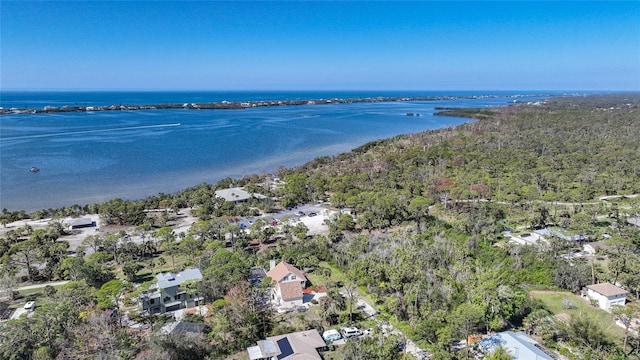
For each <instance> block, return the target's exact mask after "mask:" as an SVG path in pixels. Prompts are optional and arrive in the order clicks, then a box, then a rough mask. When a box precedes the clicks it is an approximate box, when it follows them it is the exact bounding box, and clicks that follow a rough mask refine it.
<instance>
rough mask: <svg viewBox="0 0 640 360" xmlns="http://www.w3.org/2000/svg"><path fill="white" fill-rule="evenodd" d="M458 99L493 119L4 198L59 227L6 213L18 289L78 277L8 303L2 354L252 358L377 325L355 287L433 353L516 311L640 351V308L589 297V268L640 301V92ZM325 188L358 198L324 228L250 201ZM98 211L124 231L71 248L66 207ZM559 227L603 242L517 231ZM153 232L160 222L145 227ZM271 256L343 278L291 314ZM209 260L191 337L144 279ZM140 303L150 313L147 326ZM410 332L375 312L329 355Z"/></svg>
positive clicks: (9, 284) (291, 200) (560, 331)
mask: <svg viewBox="0 0 640 360" xmlns="http://www.w3.org/2000/svg"><path fill="white" fill-rule="evenodd" d="M440 115H442V116H462V117H468V118H473V119H474V120H473V121H470V122H468V123H466V124H464V125H461V126H457V127H451V128H445V129H439V130H430V131H425V132H421V133H417V134H408V135H402V136H397V137H394V138H391V139H386V140H380V141H375V142H371V143H368V144H365V145H363V146H361V147H359V148H356V149H354V150H353V151H351V152H348V153H344V154H340V155H337V156H334V157H322V158H317V159H315V160H313V161H310V162H309V163H307V164H304V165H302V166H300V167H297V168H292V169H284V168H281V169H278V171H277V173H276V174H272V175H255V176H250V177H247V178H244V179H225V180H223V181H221V182H219V183H217V184H202V185H198V186H195V187H192V188H189V189H185V190H184V191H181V192H178V193H175V194H159V195H157V196H152V197H148V198H145V199H141V200H137V201H128V200H121V199H114V200H112V201H108V202H105V203H103V204H93V205H87V206H78V205H76V206H71V207H67V208H62V209H48V210H41V211H37V212H34V213H31V214H27V213H25V212H9V211H6V210H4V211H3V212H2V213H1V214H0V221H1V222H0V223H2V224H3V225H5V226H6V225H8V224H10V223H12V222H14V221H17V220H21V219H27V218H30V219H40V218H51V219H52V220H51V221H50V222H49V224H48V225H47V227H46V228H43V229H33V228H30V227H28V226H24V227H19V228H14V229H10V230H7V231H5V232H4V233H3V234H4V236H3V237H2V238H1V239H0V259H1V261H2V269H1V270H2V277H3V279H2V284H1V285H2V286H0V287H1V288H2V289H4V290H6V291H7V295H8V297H9V298H10V300H7V303H8V304H15V303H17V302H18V301H22V303H23V302H24V300H25V299H24V298H22V297H23V296H24V297H29V295H22V294H21V293H20V292H19V291H15V289H16V288H17V287H18V285H19V282H20V281H22V280H24V281H27V282H29V283H31V282H38V281H55V280H71V281H70V282H69V283H67V284H65V285H63V286H60V287H56V288H54V287H51V286H49V287H47V288H45V289H44V290H43V291H42V292H41V293H38V299H37V301H38V303H39V304H43V305H42V306H40V307H39V308H37V309H36V311H35V312H34V313H33V316H30V317H25V316H23V317H21V318H19V319H14V320H9V321H6V322H3V323H0V327H3V329H2V335H0V358H2V359H83V358H103V359H113V358H122V359H133V358H136V359H162V358H175V359H198V358H203V359H205V358H211V359H218V358H235V357H234V356H235V355H234V354H238V353H241V352H242V351H243V350H244V349H246V348H247V347H248V346H251V345H255V342H256V341H257V340H259V339H264V338H265V337H266V336H270V335H275V334H283V333H286V332H289V331H293V330H302V329H306V328H317V329H319V330H323V329H327V328H329V327H332V326H337V325H339V324H353V323H356V324H360V325H363V326H372V323H371V320H367V319H365V316H363V314H362V313H360V311H359V310H358V309H355V308H354V306H353V304H351V303H350V301H349V300H350V299H352V298H354V296H355V295H354V296H351V295H350V294H355V293H357V294H358V296H361V297H363V298H367V299H370V300H371V302H372V304H374V305H375V307H376V308H377V309H378V311H379V313H380V316H381V317H382V318H384V319H386V320H385V321H387V322H389V323H392V324H394V325H395V326H396V327H397V328H399V329H401V330H402V332H403V334H404V335H405V336H406V337H407V338H409V339H412V340H413V341H415V342H416V343H417V344H419V345H420V346H421V347H423V348H425V349H426V350H428V352H429V353H430V354H431V358H432V359H463V358H469V357H470V356H473V354H471V355H470V353H469V352H470V351H473V350H472V349H470V347H456V346H452V345H453V344H456V343H457V342H458V341H459V340H460V339H466V338H467V337H468V336H469V335H471V334H486V333H490V332H496V331H502V330H506V329H518V330H524V331H526V332H527V333H528V334H530V335H531V336H533V337H535V338H536V339H538V340H539V341H540V343H541V344H543V345H544V346H545V347H546V348H547V349H548V350H549V351H551V352H553V353H554V354H556V356H564V357H565V358H568V359H587V358H588V359H626V358H629V359H637V358H640V337H638V334H637V333H634V332H633V331H631V329H630V326H626V327H621V328H620V329H617V330H612V329H611V328H608V327H606V326H604V324H603V323H602V322H601V321H600V318H597V317H595V316H593V315H592V314H591V312H587V311H579V309H582V308H581V307H580V306H578V304H576V302H578V301H582V300H581V299H579V298H578V297H575V299H577V300H575V299H574V298H573V297H571V296H572V294H579V293H580V291H581V290H582V289H583V287H584V286H586V285H589V284H593V283H600V282H610V283H615V284H618V285H619V286H621V287H623V288H624V289H626V290H627V291H628V292H629V295H628V298H629V300H630V301H634V300H635V303H629V304H628V305H627V306H626V308H625V309H616V310H615V312H616V313H617V312H620V313H619V314H618V313H617V314H616V316H617V318H620V319H628V318H633V317H638V318H640V310H639V309H640V306H638V301H639V300H640V228H638V227H637V226H634V225H632V224H631V223H630V222H629V219H633V218H637V217H640V197H637V196H635V195H637V194H639V193H640V96H638V94H614V95H597V96H585V97H555V98H550V99H547V100H545V101H541V102H537V103H526V104H516V105H513V106H508V107H500V108H487V109H441V113H440ZM275 177H277V178H278V180H277V181H275V180H273V178H275ZM278 181H279V182H278ZM274 184H276V185H277V184H280V185H278V186H276V185H274ZM230 186H242V187H243V188H244V189H245V190H247V191H248V192H250V193H260V194H263V195H265V196H264V197H261V198H260V199H252V200H251V201H250V202H247V203H240V204H234V203H232V202H229V201H224V200H222V199H220V198H216V197H215V196H214V191H215V190H217V189H223V188H227V187H230ZM309 203H313V204H319V203H321V204H322V206H325V207H328V208H331V209H338V210H339V209H349V210H350V213H340V211H338V212H337V213H336V215H334V216H332V217H330V218H328V219H327V220H326V223H327V225H328V231H327V232H326V233H325V234H322V235H308V234H307V230H308V229H307V228H306V227H305V226H304V224H298V225H295V226H288V225H283V226H279V227H273V226H269V225H268V224H267V223H266V221H264V220H262V218H258V220H256V221H255V223H253V224H252V225H251V226H250V227H249V228H247V229H244V228H242V227H241V226H240V225H239V224H238V223H237V222H236V221H234V219H236V218H238V217H247V216H259V215H261V214H270V213H275V212H277V211H279V210H284V209H286V208H291V207H294V206H298V205H301V204H309ZM151 209H154V210H157V209H164V210H166V211H160V212H152V211H149V210H151ZM180 209H189V210H190V212H191V214H192V215H193V216H194V217H196V218H197V221H196V222H195V223H194V224H193V225H191V227H190V229H189V230H188V231H187V232H184V233H179V234H178V233H176V232H174V231H173V229H172V228H171V226H172V224H174V221H175V219H176V217H177V216H178V213H179V211H180ZM82 214H100V219H101V221H102V222H103V224H105V225H108V226H110V227H111V228H112V229H114V231H113V232H112V233H109V234H107V233H99V234H95V235H92V236H89V237H87V238H86V239H85V240H84V241H83V246H82V247H81V248H80V250H79V252H78V253H77V254H74V256H70V255H69V252H68V251H67V249H68V244H67V243H66V242H65V241H64V236H65V234H66V232H67V230H66V229H65V228H64V227H63V225H62V224H61V221H60V220H59V219H61V218H63V217H69V216H80V215H82ZM352 214H353V215H352ZM542 228H550V229H551V228H552V229H557V231H558V232H562V233H564V234H567V235H568V236H581V239H583V240H581V242H588V243H589V244H592V246H594V247H597V253H596V254H595V255H592V256H585V257H579V258H571V259H567V258H566V257H562V256H560V255H562V254H566V253H568V252H569V253H570V252H573V251H575V250H576V247H580V248H581V247H582V245H584V244H583V243H580V244H578V242H576V241H572V240H567V238H565V237H562V236H551V237H550V238H549V239H548V241H547V242H546V243H544V244H540V245H539V246H535V245H520V244H517V243H514V242H513V241H509V240H510V238H509V237H510V236H511V235H507V234H513V235H514V236H515V235H518V236H519V235H523V236H524V235H528V234H529V233H531V232H532V231H533V230H534V229H542ZM116 230H117V231H116ZM134 232H135V233H137V234H141V237H142V238H143V239H145V240H144V242H142V243H139V244H137V243H134V242H131V241H129V240H127V239H128V234H129V233H134ZM88 249H91V250H92V251H87V250H88ZM83 250H84V251H86V253H87V254H86V256H83V255H84V251H83ZM270 259H279V260H283V261H286V262H288V263H290V264H293V265H295V266H297V267H298V268H300V269H304V270H305V272H307V273H308V274H310V276H311V277H312V278H313V279H315V284H314V285H323V286H324V287H326V292H327V296H326V297H324V298H322V299H321V301H320V302H319V303H318V304H316V305H317V308H318V309H319V310H318V311H316V312H313V314H311V311H310V312H309V313H308V314H307V315H305V314H301V315H297V316H289V317H285V316H281V315H278V314H277V313H275V312H274V311H273V309H271V308H270V307H269V306H267V305H266V304H264V303H263V302H261V301H259V299H260V298H261V296H263V295H264V294H265V293H267V292H268V287H269V286H268V285H269V284H267V283H262V284H259V285H257V286H254V285H250V283H249V282H248V280H249V276H250V269H251V268H252V267H254V266H263V267H266V266H267V264H268V262H269V260H270ZM193 266H195V267H197V268H199V269H201V270H202V274H203V281H202V282H200V283H198V284H194V285H193V291H195V292H198V293H199V294H202V296H203V297H204V299H205V301H204V304H205V305H207V306H208V308H209V313H208V315H207V316H204V317H198V316H193V317H192V319H191V320H193V321H195V322H203V323H205V324H206V325H207V327H208V331H207V332H206V333H205V334H204V335H202V336H199V337H194V338H190V340H189V341H188V342H185V341H181V339H179V338H174V337H171V336H162V335H159V334H158V332H157V330H158V329H159V327H160V326H161V325H162V324H163V323H164V322H166V321H167V320H166V319H164V318H162V317H157V318H156V317H151V316H146V315H145V314H142V313H136V311H135V304H136V298H137V297H138V296H140V294H141V293H143V292H144V291H145V289H148V288H149V286H151V284H152V281H153V280H152V279H153V274H155V273H157V271H156V270H162V271H169V270H171V271H179V270H180V269H183V268H186V267H193ZM318 282H320V284H318ZM551 292H553V293H554V294H555V293H559V294H566V295H563V296H564V298H563V299H562V306H563V307H564V311H565V312H566V313H567V314H569V319H568V320H567V319H565V320H559V319H558V318H557V317H554V316H553V314H556V313H557V311H555V309H554V308H553V306H551V305H550V304H549V303H548V302H546V301H545V299H541V298H540V296H536V294H547V293H551ZM340 294H343V296H340ZM344 294H347V295H346V296H344ZM11 306H14V307H15V305H11ZM114 308H115V309H117V310H116V311H114V310H113V309H114ZM125 309H129V310H127V312H126V316H125V315H124V310H125ZM594 311H595V310H594ZM121 312H122V314H121ZM114 314H115V315H114ZM314 315H317V316H314ZM124 318H126V319H133V320H135V321H137V322H139V323H144V324H146V325H147V326H145V327H142V328H132V327H129V326H127V325H126V323H127V321H122V320H123V319H124ZM114 319H115V320H114ZM611 319H612V318H611ZM611 319H609V320H608V321H612V320H611ZM623 322H624V321H623ZM626 324H627V323H626V322H625V325H626ZM396 344H397V342H395V341H389V337H386V336H384V335H383V334H382V333H381V332H375V331H374V334H373V335H372V338H370V339H365V340H362V341H350V342H347V344H346V345H345V346H344V347H342V348H339V349H337V350H334V351H332V352H329V353H327V354H325V358H338V359H396V358H400V357H402V356H404V357H405V358H410V357H411V356H412V355H411V354H405V353H403V352H402V351H401V350H402V349H401V348H400V347H398V346H396ZM334 356H338V357H334ZM492 356H493V357H492ZM499 356H500V355H499V354H490V355H487V356H486V358H496V359H497V358H500V357H499ZM507 358H510V357H507Z"/></svg>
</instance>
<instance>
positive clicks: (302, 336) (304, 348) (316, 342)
mask: <svg viewBox="0 0 640 360" xmlns="http://www.w3.org/2000/svg"><path fill="white" fill-rule="evenodd" d="M326 347H327V344H326V343H325V342H324V340H323V339H322V337H321V336H320V333H318V330H316V329H313V330H306V331H299V332H295V333H291V334H285V335H278V336H271V337H268V338H267V339H266V340H261V341H258V345H257V346H252V347H250V348H247V353H249V359H250V360H286V359H289V360H294V359H296V360H297V359H309V360H322V357H320V354H319V353H318V351H321V350H324V349H326Z"/></svg>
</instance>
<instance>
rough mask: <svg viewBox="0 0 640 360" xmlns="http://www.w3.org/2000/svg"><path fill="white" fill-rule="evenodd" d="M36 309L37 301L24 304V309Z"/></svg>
mask: <svg viewBox="0 0 640 360" xmlns="http://www.w3.org/2000/svg"><path fill="white" fill-rule="evenodd" d="M35 308H36V302H35V301H28V302H27V303H26V304H24V309H25V310H27V311H33V310H34V309H35Z"/></svg>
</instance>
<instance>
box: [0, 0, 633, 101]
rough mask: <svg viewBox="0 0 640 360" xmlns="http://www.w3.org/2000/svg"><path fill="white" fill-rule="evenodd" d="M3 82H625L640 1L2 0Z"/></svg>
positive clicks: (158, 86) (615, 85)
mask: <svg viewBox="0 0 640 360" xmlns="http://www.w3.org/2000/svg"><path fill="white" fill-rule="evenodd" d="M0 6H1V8H0V13H1V32H0V34H1V39H0V43H1V45H0V46H1V65H0V70H1V74H0V75H1V78H0V85H1V87H2V89H4V90H123V89H131V90H335V89H343V90H368V89H371V90H383V89H385V90H634V91H640V2H636V1H627V2H611V1H607V2H594V1H588V2H579V1H569V2H539V1H536V2H524V1H515V2H508V1H500V2H462V1H450V2H435V1H425V2H367V1H359V2H341V1H338V2H242V1H236V2H214V1H195V2H190V1H178V2H165V1H144V2H131V1H125V2H113V1H89V2H79V1H70V2H62V1H51V2H46V1H33V2H30V1H5V0H2V1H1V2H0Z"/></svg>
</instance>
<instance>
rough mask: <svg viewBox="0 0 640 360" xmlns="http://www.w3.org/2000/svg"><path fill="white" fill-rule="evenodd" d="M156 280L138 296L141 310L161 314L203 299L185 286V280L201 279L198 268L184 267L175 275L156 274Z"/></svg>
mask: <svg viewBox="0 0 640 360" xmlns="http://www.w3.org/2000/svg"><path fill="white" fill-rule="evenodd" d="M156 280H157V282H156V283H155V284H153V285H152V286H151V288H150V289H149V292H148V293H146V294H143V295H142V296H140V307H141V308H142V310H146V311H149V312H150V313H152V314H153V313H161V314H163V313H165V312H167V311H174V310H179V309H184V308H192V307H195V306H198V304H199V302H200V301H202V300H203V298H202V297H201V296H200V295H198V294H194V293H191V294H190V293H189V292H187V289H186V287H185V283H187V282H191V281H200V280H202V273H201V272H200V270H198V269H195V268H193V269H186V270H184V271H182V272H180V273H178V274H175V275H174V274H172V273H160V274H158V275H156Z"/></svg>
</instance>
